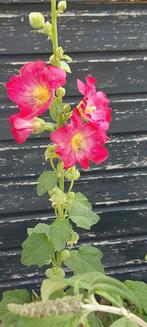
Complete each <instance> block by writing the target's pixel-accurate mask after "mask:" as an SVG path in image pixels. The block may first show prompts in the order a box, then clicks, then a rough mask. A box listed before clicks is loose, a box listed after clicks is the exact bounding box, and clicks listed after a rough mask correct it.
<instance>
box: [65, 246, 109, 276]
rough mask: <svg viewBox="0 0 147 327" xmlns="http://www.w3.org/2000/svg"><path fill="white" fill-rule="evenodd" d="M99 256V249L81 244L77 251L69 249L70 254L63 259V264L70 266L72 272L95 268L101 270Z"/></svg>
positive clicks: (94, 269) (93, 269)
mask: <svg viewBox="0 0 147 327" xmlns="http://www.w3.org/2000/svg"><path fill="white" fill-rule="evenodd" d="M101 258H102V253H101V251H99V250H98V249H97V248H95V247H93V246H90V245H84V246H81V247H80V248H79V250H78V251H77V250H73V251H71V256H70V257H69V258H68V259H66V260H65V261H64V264H65V265H66V266H67V267H68V268H70V269H71V270H72V271H73V272H74V274H80V273H83V272H88V271H96V270H97V271H99V272H103V266H102V264H101Z"/></svg>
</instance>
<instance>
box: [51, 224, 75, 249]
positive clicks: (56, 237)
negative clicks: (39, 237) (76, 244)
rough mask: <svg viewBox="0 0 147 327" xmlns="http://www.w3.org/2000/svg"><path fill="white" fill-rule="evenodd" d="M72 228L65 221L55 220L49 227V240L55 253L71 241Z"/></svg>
mask: <svg viewBox="0 0 147 327" xmlns="http://www.w3.org/2000/svg"><path fill="white" fill-rule="evenodd" d="M71 237H72V227H71V225H70V223H69V222H68V221H67V220H66V219H63V220H61V219H56V220H55V222H53V223H52V224H51V225H50V240H51V242H52V243H53V245H54V247H55V250H56V251H61V250H62V249H64V247H65V245H66V243H67V242H69V241H70V240H71Z"/></svg>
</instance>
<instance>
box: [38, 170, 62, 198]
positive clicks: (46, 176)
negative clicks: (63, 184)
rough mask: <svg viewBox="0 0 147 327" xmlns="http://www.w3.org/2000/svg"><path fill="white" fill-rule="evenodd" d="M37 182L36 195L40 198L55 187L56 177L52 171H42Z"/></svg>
mask: <svg viewBox="0 0 147 327" xmlns="http://www.w3.org/2000/svg"><path fill="white" fill-rule="evenodd" d="M37 182H38V184H37V194H38V196H42V195H44V194H45V193H46V192H48V191H51V190H52V189H53V188H54V187H55V186H56V184H57V176H56V175H55V173H54V172H52V171H44V172H43V173H42V174H41V175H40V176H39V178H38V180H37Z"/></svg>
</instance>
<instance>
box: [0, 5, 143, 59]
mask: <svg viewBox="0 0 147 327" xmlns="http://www.w3.org/2000/svg"><path fill="white" fill-rule="evenodd" d="M9 6H10V5H9ZM10 9H11V6H10V7H9V8H7V7H5V6H1V27H0V28H1V38H0V40H1V45H2V46H1V54H6V53H7V54H18V53H21V54H23V53H42V52H44V53H48V52H49V49H50V51H51V46H50V45H49V43H48V42H47V41H46V39H45V37H43V36H42V35H38V34H36V33H31V32H30V26H29V23H28V14H29V13H30V12H31V11H34V5H32V6H31V5H27V4H26V5H24V4H22V6H16V7H14V5H13V6H12V9H11V10H10ZM74 9H76V10H75V11H74ZM35 11H43V12H44V13H45V15H48V4H47V3H42V4H38V5H37V4H36V5H35ZM146 17H147V8H146V6H143V5H140V6H138V7H137V8H134V7H133V6H130V7H128V8H126V6H123V5H122V7H121V6H113V7H110V6H103V7H101V5H98V4H97V5H96V6H94V4H93V6H91V3H90V2H89V3H86V4H83V6H81V5H80V3H79V4H78V2H77V7H75V8H72V6H70V4H69V11H68V12H67V13H66V14H64V15H63V16H62V17H61V18H60V20H59V31H60V42H61V44H62V46H63V47H64V49H65V50H66V51H68V52H72V51H73V52H85V51H87V52H92V51H108V50H109V51H116V50H117V51H118V50H123V51H124V50H142V49H147V33H146V29H147V20H146Z"/></svg>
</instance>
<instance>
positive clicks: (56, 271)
mask: <svg viewBox="0 0 147 327" xmlns="http://www.w3.org/2000/svg"><path fill="white" fill-rule="evenodd" d="M45 274H46V277H48V278H50V279H54V280H59V279H63V278H64V277H65V272H64V270H63V269H61V268H59V267H54V268H50V269H47V270H46V272H45Z"/></svg>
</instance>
